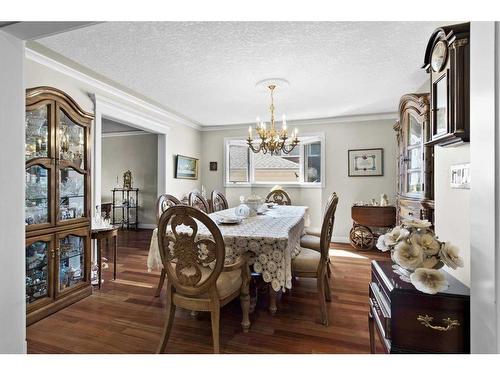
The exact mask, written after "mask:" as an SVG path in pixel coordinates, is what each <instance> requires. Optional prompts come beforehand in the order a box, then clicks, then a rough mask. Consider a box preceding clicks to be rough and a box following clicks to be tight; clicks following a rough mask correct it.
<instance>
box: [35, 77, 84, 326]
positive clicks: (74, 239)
mask: <svg viewBox="0 0 500 375" xmlns="http://www.w3.org/2000/svg"><path fill="white" fill-rule="evenodd" d="M92 120H93V116H92V115H91V114H89V113H87V112H85V111H83V110H82V109H81V108H80V106H79V105H78V104H77V103H76V102H75V101H74V100H73V99H72V98H71V97H69V96H68V95H67V94H65V93H64V92H62V91H60V90H58V89H55V88H51V87H36V88H32V89H28V90H27V91H26V123H25V127H26V146H25V147H26V149H25V155H26V157H25V160H26V164H25V174H26V180H25V185H26V198H25V228H26V249H25V252H26V308H27V324H31V323H33V322H36V321H37V320H40V319H41V318H43V317H45V316H46V315H48V314H51V313H53V312H55V311H57V310H58V309H60V308H62V307H65V306H67V305H69V304H70V303H73V302H75V301H77V300H79V299H81V298H83V297H85V296H88V295H90V294H91V286H90V197H91V192H90V186H91V185H90V128H91V123H92Z"/></svg>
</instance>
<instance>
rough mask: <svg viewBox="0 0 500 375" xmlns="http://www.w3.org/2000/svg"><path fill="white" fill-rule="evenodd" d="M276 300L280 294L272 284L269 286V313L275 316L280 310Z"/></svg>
mask: <svg viewBox="0 0 500 375" xmlns="http://www.w3.org/2000/svg"><path fill="white" fill-rule="evenodd" d="M276 298H278V293H277V292H276V291H275V290H274V289H273V287H272V286H271V284H269V312H270V313H271V315H275V314H276V311H278V308H277V307H276Z"/></svg>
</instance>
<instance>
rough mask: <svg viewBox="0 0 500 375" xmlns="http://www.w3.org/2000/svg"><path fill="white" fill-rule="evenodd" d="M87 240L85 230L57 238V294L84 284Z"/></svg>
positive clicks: (67, 233) (85, 278)
mask: <svg viewBox="0 0 500 375" xmlns="http://www.w3.org/2000/svg"><path fill="white" fill-rule="evenodd" d="M88 240H89V239H88V231H87V230H86V229H84V230H75V231H74V232H71V233H69V232H66V233H65V234H62V235H58V236H57V249H56V259H57V262H56V269H57V272H56V275H57V276H56V277H57V288H56V289H57V294H62V293H65V292H66V291H68V290H70V289H72V288H75V287H77V286H79V285H81V284H83V283H85V282H86V280H87V275H86V271H85V270H86V267H85V264H86V254H88V251H87V247H88Z"/></svg>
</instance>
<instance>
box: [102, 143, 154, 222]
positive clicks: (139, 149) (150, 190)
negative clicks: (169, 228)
mask: <svg viewBox="0 0 500 375" xmlns="http://www.w3.org/2000/svg"><path fill="white" fill-rule="evenodd" d="M157 138H158V136H157V135H156V134H144V135H130V136H124V137H123V136H120V137H103V139H102V167H101V171H102V178H101V202H103V203H106V202H112V193H111V189H113V188H114V187H115V185H116V177H117V176H118V182H119V186H120V187H121V185H122V184H123V173H124V172H125V171H127V170H130V171H131V172H132V186H133V187H134V188H139V212H138V213H139V225H144V224H150V225H154V224H155V222H156V214H155V204H156V198H157V192H156V190H157V186H156V183H157ZM120 198H121V196H120ZM131 212H132V211H131ZM116 213H117V214H118V215H119V216H118V217H121V211H120V210H116Z"/></svg>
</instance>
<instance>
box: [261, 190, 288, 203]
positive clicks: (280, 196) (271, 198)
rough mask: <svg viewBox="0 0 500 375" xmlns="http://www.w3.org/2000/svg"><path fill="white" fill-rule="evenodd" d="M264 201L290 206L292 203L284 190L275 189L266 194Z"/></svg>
mask: <svg viewBox="0 0 500 375" xmlns="http://www.w3.org/2000/svg"><path fill="white" fill-rule="evenodd" d="M266 203H276V204H278V205H280V206H281V205H285V206H290V205H291V204H292V200H291V199H290V196H289V195H288V193H287V192H286V191H285V190H280V189H276V190H273V191H271V192H270V193H269V194H267V197H266Z"/></svg>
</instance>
